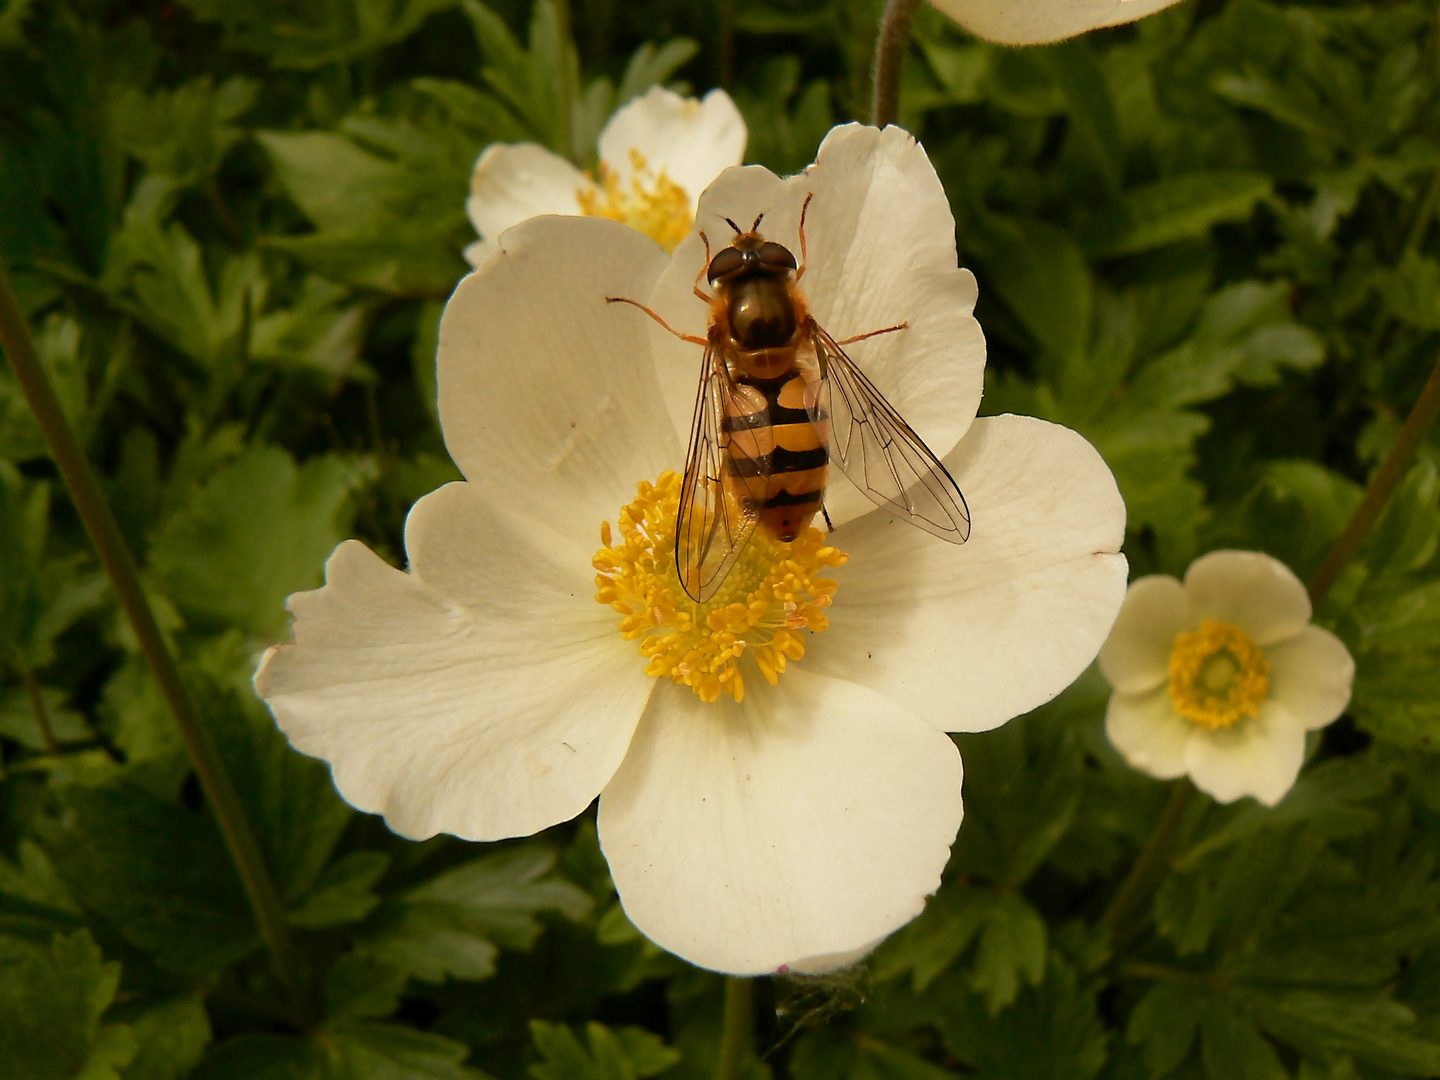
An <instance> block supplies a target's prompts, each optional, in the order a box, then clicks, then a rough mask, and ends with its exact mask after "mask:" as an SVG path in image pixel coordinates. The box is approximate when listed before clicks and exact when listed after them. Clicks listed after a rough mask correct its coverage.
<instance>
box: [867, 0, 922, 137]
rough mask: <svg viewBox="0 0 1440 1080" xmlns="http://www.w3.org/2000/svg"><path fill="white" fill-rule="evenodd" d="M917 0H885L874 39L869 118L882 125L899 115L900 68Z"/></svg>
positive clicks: (908, 42) (908, 39) (903, 60)
mask: <svg viewBox="0 0 1440 1080" xmlns="http://www.w3.org/2000/svg"><path fill="white" fill-rule="evenodd" d="M919 4H920V0H887V3H886V4H885V13H884V14H883V15H881V16H880V36H879V37H878V38H877V39H876V41H875V94H874V98H873V99H872V103H871V113H870V122H871V123H872V124H874V125H875V126H876V127H879V128H883V127H886V126H887V125H889V124H893V123H895V121H896V119H897V118H898V117H899V115H900V71H901V68H903V67H904V66H905V49H906V48H907V47H908V46H909V44H910V24H911V22H913V21H914V19H915V9H916V8H917V7H918V6H919Z"/></svg>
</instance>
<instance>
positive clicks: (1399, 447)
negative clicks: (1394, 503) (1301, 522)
mask: <svg viewBox="0 0 1440 1080" xmlns="http://www.w3.org/2000/svg"><path fill="white" fill-rule="evenodd" d="M1436 416H1440V361H1436V364H1435V369H1434V370H1433V371H1431V372H1430V378H1429V379H1427V380H1426V382H1425V386H1424V387H1423V388H1422V389H1421V391H1420V397H1419V398H1417V399H1416V401H1415V406H1414V408H1412V409H1411V410H1410V415H1409V416H1407V417H1406V418H1405V423H1404V425H1403V426H1402V427H1401V428H1400V434H1399V435H1398V436H1396V438H1395V444H1394V445H1393V446H1391V447H1390V453H1389V455H1388V456H1387V457H1386V458H1385V461H1384V462H1383V463H1382V464H1381V466H1380V468H1379V469H1378V470H1377V471H1376V473H1375V478H1374V479H1373V480H1371V481H1370V486H1369V487H1368V488H1366V489H1365V496H1364V498H1362V499H1361V500H1360V505H1359V506H1358V507H1356V509H1355V513H1354V515H1353V516H1352V517H1351V518H1350V521H1349V522H1348V523H1347V524H1346V526H1345V530H1344V531H1343V532H1342V533H1341V534H1340V538H1339V539H1338V540H1336V541H1335V545H1334V546H1333V547H1332V548H1331V549H1330V553H1329V554H1328V555H1326V556H1325V561H1324V562H1323V563H1321V564H1320V569H1319V570H1317V571H1315V576H1314V577H1313V578H1312V579H1311V580H1310V585H1309V590H1308V591H1309V593H1310V603H1312V604H1314V605H1315V606H1317V607H1318V606H1319V604H1320V601H1321V600H1323V599H1324V598H1325V594H1326V593H1328V592H1329V591H1330V587H1331V586H1332V585H1334V584H1335V581H1336V579H1337V578H1339V576H1340V572H1341V571H1342V570H1344V569H1345V566H1346V564H1348V563H1349V562H1350V560H1351V559H1352V558H1354V556H1355V553H1356V552H1357V551H1359V550H1360V544H1361V542H1362V541H1363V540H1364V539H1365V536H1366V534H1367V533H1369V531H1370V527H1371V526H1372V525H1374V524H1375V520H1376V519H1377V518H1378V517H1379V516H1380V511H1381V510H1384V509H1385V504H1386V503H1388V502H1389V501H1390V496H1391V495H1392V494H1394V492H1395V488H1396V487H1398V486H1399V484H1400V481H1401V480H1402V479H1404V477H1405V473H1406V472H1407V471H1409V468H1410V464H1411V462H1413V461H1414V460H1415V454H1416V452H1418V451H1419V449H1420V443H1421V442H1422V441H1423V440H1424V438H1425V433H1426V432H1427V431H1429V430H1430V425H1431V424H1433V423H1434V422H1435V418H1436Z"/></svg>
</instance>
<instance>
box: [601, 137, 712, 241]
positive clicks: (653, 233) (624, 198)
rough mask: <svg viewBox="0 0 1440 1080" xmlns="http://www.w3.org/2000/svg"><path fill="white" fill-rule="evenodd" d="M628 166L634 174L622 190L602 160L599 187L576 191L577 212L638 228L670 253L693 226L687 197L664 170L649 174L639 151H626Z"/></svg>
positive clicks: (682, 189)
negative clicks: (628, 185)
mask: <svg viewBox="0 0 1440 1080" xmlns="http://www.w3.org/2000/svg"><path fill="white" fill-rule="evenodd" d="M630 164H631V165H632V166H633V167H634V170H635V175H634V177H633V179H632V180H631V181H630V190H629V191H625V190H623V189H622V188H621V186H620V178H619V177H618V176H617V175H615V172H614V171H613V170H612V169H610V168H609V167H607V166H606V164H605V163H604V162H603V161H602V162H601V163H600V182H599V184H597V185H596V186H594V187H589V188H581V189H580V190H579V191H578V192H576V196H577V197H578V198H579V200H580V209H581V210H582V211H584V213H585V215H586V216H587V217H603V218H609V219H610V220H611V221H619V222H622V223H623V224H626V225H629V226H630V227H631V228H632V229H638V230H639V231H640V232H643V233H644V234H645V235H646V236H648V237H650V238H651V239H652V240H654V241H655V242H656V243H657V244H659V245H660V246H661V247H663V248H664V249H665V250H666V251H674V250H675V248H676V247H678V246H679V244H680V241H681V240H684V239H685V237H687V236H689V235H690V227H691V226H692V225H694V224H695V218H694V216H693V215H692V214H691V213H690V196H689V195H687V194H686V192H685V189H684V188H682V187H681V186H680V185H679V184H677V183H675V181H674V180H671V179H670V177H668V176H667V175H665V170H664V169H661V170H660V172H659V173H652V172H651V171H650V169H649V167H648V165H647V164H646V161H645V158H644V156H643V155H642V154H641V153H640V151H638V150H631V151H630Z"/></svg>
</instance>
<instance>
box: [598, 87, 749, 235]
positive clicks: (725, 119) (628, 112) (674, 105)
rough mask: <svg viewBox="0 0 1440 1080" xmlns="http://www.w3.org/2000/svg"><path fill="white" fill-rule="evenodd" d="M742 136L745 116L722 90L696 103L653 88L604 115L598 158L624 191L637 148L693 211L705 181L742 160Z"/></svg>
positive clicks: (632, 171)
mask: <svg viewBox="0 0 1440 1080" xmlns="http://www.w3.org/2000/svg"><path fill="white" fill-rule="evenodd" d="M746 136H747V133H746V130H745V119H744V117H742V116H741V115H740V110H739V109H737V108H736V107H735V102H733V101H731V100H730V95H729V94H727V93H725V91H724V90H711V91H710V93H708V94H706V95H705V97H704V99H703V100H700V101H697V100H696V99H695V98H686V97H681V96H680V95H679V94H677V93H675V92H674V91H673V90H667V89H666V88H665V87H663V86H653V87H651V88H650V90H649V91H648V92H647V93H645V94H642V95H641V96H640V97H637V98H636V99H635V100H634V101H631V102H630V103H629V104H628V105H626V106H624V107H623V108H622V109H620V110H619V111H618V112H616V114H615V115H614V116H612V117H611V118H610V122H609V123H608V124H606V125H605V130H604V131H602V132H601V133H600V160H601V161H603V162H604V163H605V165H606V166H607V167H608V168H610V169H612V170H613V171H614V172H615V173H616V174H617V175H618V176H619V177H620V182H621V186H622V188H623V189H624V190H626V191H628V190H629V188H630V178H631V176H632V175H633V173H634V168H633V165H632V162H631V158H630V153H631V151H632V150H634V151H638V152H639V153H640V155H641V157H643V158H644V159H645V165H646V167H647V169H649V171H650V172H652V173H654V174H657V175H658V174H659V173H660V172H661V171H664V172H665V174H666V175H667V176H669V178H670V179H671V180H673V181H675V183H677V184H679V185H680V186H681V187H682V188H684V189H685V193H686V194H687V195H689V196H690V206H691V208H692V210H693V209H694V207H696V206H698V205H699V202H700V193H701V192H703V191H704V190H705V189H706V188H707V187H709V186H710V183H711V181H713V180H714V179H715V178H716V177H717V176H719V175H720V174H721V172H723V171H724V170H725V169H727V168H729V167H730V166H732V165H739V164H740V162H742V161H744V160H745V141H746Z"/></svg>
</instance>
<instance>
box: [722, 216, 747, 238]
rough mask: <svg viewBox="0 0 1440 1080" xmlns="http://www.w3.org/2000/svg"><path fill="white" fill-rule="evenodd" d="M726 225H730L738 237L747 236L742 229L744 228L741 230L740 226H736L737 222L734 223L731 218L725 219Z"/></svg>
mask: <svg viewBox="0 0 1440 1080" xmlns="http://www.w3.org/2000/svg"><path fill="white" fill-rule="evenodd" d="M725 224H726V225H729V226H730V228H732V229H734V230H735V235H736V236H744V235H745V230H744V229H742V228H740V226H739V225H736V224H735V222H734V221H732V220H731V219H730V218H728V217H727V218H726V219H725Z"/></svg>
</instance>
